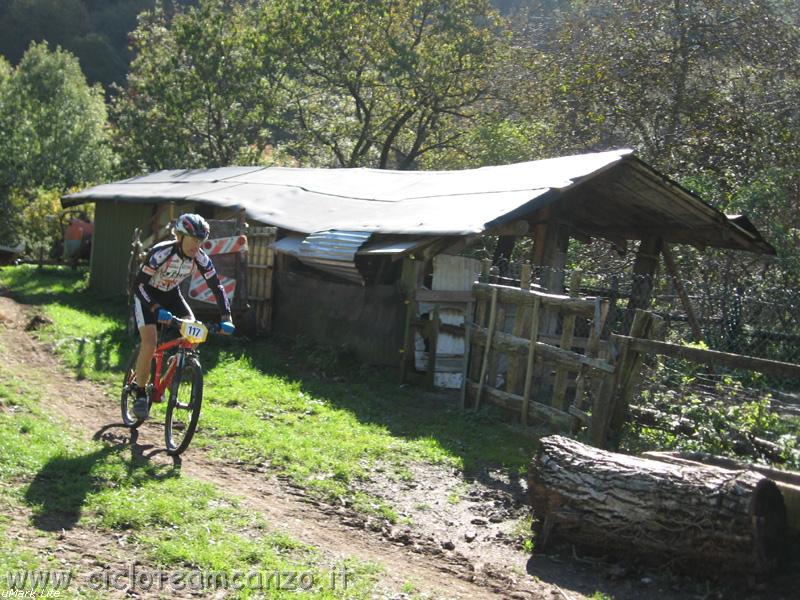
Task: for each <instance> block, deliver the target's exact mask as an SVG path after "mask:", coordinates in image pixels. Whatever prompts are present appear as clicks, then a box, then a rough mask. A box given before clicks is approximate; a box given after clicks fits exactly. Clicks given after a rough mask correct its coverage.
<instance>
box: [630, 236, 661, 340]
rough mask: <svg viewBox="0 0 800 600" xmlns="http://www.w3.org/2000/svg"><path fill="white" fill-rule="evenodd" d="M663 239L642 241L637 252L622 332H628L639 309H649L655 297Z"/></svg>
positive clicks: (656, 238)
mask: <svg viewBox="0 0 800 600" xmlns="http://www.w3.org/2000/svg"><path fill="white" fill-rule="evenodd" d="M660 250H661V238H659V237H650V238H647V239H645V240H642V243H641V244H639V249H638V250H637V251H636V260H635V262H634V263H633V283H632V285H631V297H630V298H629V300H628V307H627V312H626V314H625V318H624V319H623V321H622V331H628V329H629V328H630V325H631V323H632V322H633V316H634V314H635V312H636V309H637V308H642V309H647V308H648V307H649V306H650V299H651V297H652V295H653V278H654V276H655V274H656V269H657V268H658V263H659V251H660Z"/></svg>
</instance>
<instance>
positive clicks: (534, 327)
mask: <svg viewBox="0 0 800 600" xmlns="http://www.w3.org/2000/svg"><path fill="white" fill-rule="evenodd" d="M541 307H542V300H541V298H539V297H538V296H537V297H536V298H535V299H534V301H533V308H532V309H531V338H530V343H531V345H530V348H529V349H528V362H527V365H526V368H525V390H524V391H523V393H522V424H523V425H525V426H527V425H528V405H529V403H530V398H531V389H532V388H533V369H534V359H535V355H536V342H537V341H538V340H539V318H540V314H541V312H542V311H541Z"/></svg>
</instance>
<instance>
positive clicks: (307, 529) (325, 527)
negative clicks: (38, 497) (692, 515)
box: [0, 297, 675, 600]
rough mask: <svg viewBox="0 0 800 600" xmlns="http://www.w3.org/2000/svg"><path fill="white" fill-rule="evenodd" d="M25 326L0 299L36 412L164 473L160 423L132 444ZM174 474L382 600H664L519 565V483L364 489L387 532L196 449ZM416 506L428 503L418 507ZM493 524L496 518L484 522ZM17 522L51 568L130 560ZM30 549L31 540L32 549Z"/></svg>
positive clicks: (27, 315)
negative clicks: (414, 598) (407, 591)
mask: <svg viewBox="0 0 800 600" xmlns="http://www.w3.org/2000/svg"><path fill="white" fill-rule="evenodd" d="M32 316H33V313H31V312H30V311H29V309H28V308H27V307H25V306H22V305H19V304H17V303H16V302H14V301H13V300H11V299H10V298H7V297H0V336H1V337H2V338H3V342H4V345H5V346H6V347H7V348H13V349H14V351H13V353H10V352H9V353H8V354H9V356H7V357H6V360H7V362H8V363H9V364H10V365H12V366H13V365H14V364H18V365H20V366H22V365H25V367H26V369H27V372H28V373H29V375H27V377H30V378H31V379H33V380H34V381H37V383H39V385H40V386H42V387H43V389H44V394H43V402H45V403H46V405H47V407H48V408H49V409H50V410H52V411H53V412H54V413H56V414H59V415H61V416H63V417H65V418H66V419H67V420H68V421H69V422H71V423H73V424H74V425H75V426H76V427H77V428H78V429H79V430H80V431H83V432H84V433H85V435H86V436H87V437H93V438H95V439H104V440H106V441H107V442H109V443H116V444H131V445H132V451H133V453H134V455H137V456H138V457H139V458H140V459H145V460H150V461H153V462H155V463H161V464H171V463H172V459H171V458H170V457H168V456H167V455H166V454H164V453H163V451H162V450H161V448H162V447H163V429H162V427H161V425H160V424H159V423H156V422H148V423H146V424H145V425H144V426H143V427H141V428H140V430H139V432H136V433H134V434H133V435H131V432H130V431H129V430H128V429H126V428H124V427H122V426H121V425H119V422H120V418H119V414H118V403H117V401H116V398H114V397H110V396H109V395H107V393H106V392H105V390H104V389H103V387H102V386H98V385H96V384H92V383H90V382H87V381H78V380H76V379H75V378H74V376H73V375H71V374H70V373H69V372H68V371H67V370H66V369H65V368H64V367H63V366H61V365H60V363H59V362H58V360H57V359H56V358H55V357H54V356H53V355H52V354H51V353H50V352H49V351H48V349H47V348H46V347H45V346H44V345H43V344H41V343H40V342H38V341H37V340H35V339H34V338H32V337H31V335H30V334H29V333H27V332H26V331H25V325H26V324H27V323H28V322H30V319H31V317H32ZM20 372H21V371H20ZM437 469H438V470H437ZM181 470H182V472H184V473H186V474H187V475H188V476H191V477H193V478H196V479H199V480H202V481H207V482H210V483H213V484H214V485H216V486H218V487H219V488H220V489H222V490H224V491H225V492H227V493H230V494H232V495H234V496H237V497H238V498H239V499H240V501H241V503H242V505H243V506H245V507H247V508H248V509H250V510H252V511H253V512H255V513H260V514H262V515H263V516H264V517H265V518H266V519H267V521H268V522H269V523H270V524H272V526H273V527H275V529H276V530H277V531H281V532H285V533H287V534H289V535H291V536H292V537H294V538H296V539H299V540H301V541H303V542H306V543H308V544H310V545H313V546H315V547H316V548H318V549H319V550H320V552H321V553H322V554H323V555H324V556H325V557H326V559H330V560H331V562H332V563H335V562H338V561H339V560H341V559H344V558H347V557H355V558H358V559H361V560H363V561H370V562H376V563H379V564H381V565H383V567H384V574H383V575H382V576H381V577H382V579H381V585H380V587H381V588H382V589H384V590H393V593H388V592H387V597H396V598H404V597H406V596H405V595H403V594H397V590H399V589H401V587H402V586H403V585H404V584H411V585H413V586H414V588H415V589H416V590H417V591H418V592H419V593H421V594H424V595H427V596H429V597H434V598H464V599H467V598H469V599H472V598H498V597H504V598H547V599H558V598H565V599H567V600H577V599H579V598H585V597H586V596H585V595H584V594H589V595H591V594H592V593H593V592H594V591H595V590H599V589H602V591H604V592H605V593H607V594H610V595H611V596H612V597H614V598H626V597H627V598H635V597H642V595H646V596H647V597H651V598H667V597H675V596H674V595H673V594H670V593H668V592H667V593H666V594H663V595H662V593H659V592H661V590H658V591H657V590H656V589H653V588H651V589H650V590H646V589H641V587H640V586H638V585H637V583H638V582H634V583H633V584H632V583H631V582H622V583H616V584H614V585H613V586H611V587H612V588H613V589H609V585H608V583H609V582H608V581H605V584H604V585H598V584H599V583H601V582H600V579H601V578H600V577H599V576H598V573H597V569H592V568H582V566H581V565H580V564H579V563H577V562H575V563H574V564H564V563H558V562H554V561H551V560H549V559H547V557H540V558H537V559H536V560H534V559H530V557H529V556H528V555H526V553H524V552H522V551H520V550H519V549H517V548H515V547H514V544H513V541H512V540H511V539H510V536H509V535H508V534H507V533H504V531H503V520H504V519H508V518H509V514H511V515H512V516H513V515H514V514H518V513H519V511H520V504H519V497H518V496H519V493H520V490H519V489H516V490H513V489H508V490H504V489H503V487H504V486H505V487H508V488H513V487H514V486H515V484H516V485H517V486H518V484H519V482H508V481H501V480H499V479H493V480H492V481H491V483H492V485H488V486H487V485H486V484H482V483H481V482H477V481H475V482H471V484H470V483H469V482H464V481H463V479H459V475H458V474H457V473H453V472H452V469H451V470H449V471H448V470H447V469H444V468H442V469H440V468H438V467H429V466H424V465H420V466H419V467H417V468H416V471H417V472H415V473H414V480H413V481H412V482H407V483H405V484H400V485H401V486H403V487H402V489H401V488H398V487H397V486H398V484H390V483H389V482H380V481H375V482H373V483H372V484H370V485H371V486H372V487H371V489H369V490H368V491H370V492H371V493H375V494H378V495H381V496H382V497H384V498H386V499H387V500H388V502H389V503H390V504H392V505H393V506H397V507H398V509H400V510H401V514H407V513H404V512H402V511H408V513H411V512H413V513H414V514H413V517H414V518H413V519H412V521H413V523H414V525H413V526H411V527H391V526H387V524H386V523H382V522H379V521H377V520H372V519H369V518H365V517H363V516H362V515H359V514H357V513H354V512H353V511H350V510H349V509H347V508H345V507H341V506H332V505H327V504H324V503H320V502H317V501H315V500H313V499H312V498H310V497H308V496H307V495H306V494H305V493H304V492H303V491H302V490H301V489H298V488H296V487H294V486H292V485H291V484H290V483H289V482H287V481H286V480H284V479H282V478H280V477H276V476H275V475H274V474H271V473H270V472H268V471H267V470H266V469H256V468H252V467H251V468H249V469H248V468H246V467H244V466H241V465H234V464H226V463H224V462H221V461H219V460H215V459H212V458H211V457H210V456H208V455H207V454H206V453H205V452H203V451H202V450H200V449H199V448H191V449H190V450H189V452H187V454H186V455H185V456H184V458H183V460H182V462H181ZM432 470H433V471H432ZM487 477H489V478H490V479H492V478H493V475H492V474H490V473H487ZM431 482H435V483H434V484H433V485H431ZM459 484H460V486H461V487H460V493H461V494H463V496H464V501H463V502H460V501H459V502H453V501H451V502H448V500H447V493H448V490H451V491H452V489H454V487H457V486H458V485H459ZM392 486H394V487H392ZM422 500H425V501H426V502H427V503H428V504H427V505H425V506H424V507H423V506H421V502H422ZM394 503H397V504H394ZM415 507H416V510H415ZM496 514H501V515H503V514H504V515H505V516H503V517H502V518H494V515H496ZM25 523H26V520H25V519H23V518H17V519H15V521H14V522H12V530H13V531H15V534H16V535H18V536H21V537H22V538H26V539H28V540H31V543H32V544H33V545H34V546H35V545H36V544H40V545H47V546H48V547H49V548H51V550H52V552H53V554H54V555H55V556H56V558H57V559H58V560H60V561H61V562H62V563H64V564H68V565H70V566H73V567H76V568H79V569H80V568H81V566H84V567H85V566H86V565H87V564H89V563H90V562H92V561H94V564H101V563H102V564H111V565H117V564H125V563H126V562H128V561H129V560H130V559H131V558H132V557H135V553H134V552H131V551H130V550H127V551H126V548H125V547H124V544H121V543H118V540H113V539H108V536H105V537H104V536H103V534H101V533H99V532H91V531H86V530H85V529H82V528H81V527H76V528H75V529H74V530H71V531H68V532H65V534H64V537H63V540H58V539H57V538H58V535H55V537H54V536H53V535H50V536H49V537H48V536H44V537H42V534H41V532H31V531H30V525H26V524H25ZM26 528H27V530H26ZM470 538H471V539H470ZM37 539H38V540H40V541H39V542H34V541H33V540H37ZM466 540H468V541H466ZM104 549H109V551H108V552H106V551H105V550H104ZM111 549H113V552H111V551H110V550H111ZM87 561H88V562H87Z"/></svg>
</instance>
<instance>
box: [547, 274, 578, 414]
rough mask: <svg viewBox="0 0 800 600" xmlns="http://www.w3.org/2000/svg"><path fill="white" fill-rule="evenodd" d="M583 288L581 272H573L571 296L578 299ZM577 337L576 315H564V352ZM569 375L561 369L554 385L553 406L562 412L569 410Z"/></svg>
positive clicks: (562, 334) (562, 326)
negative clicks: (567, 394)
mask: <svg viewBox="0 0 800 600" xmlns="http://www.w3.org/2000/svg"><path fill="white" fill-rule="evenodd" d="M580 288H581V272H580V271H573V272H572V274H571V275H570V278H569V295H570V296H572V297H573V298H577V297H578V296H579V295H580V294H579V292H580ZM574 335H575V315H574V314H568V315H564V318H563V319H562V325H561V342H560V345H559V347H560V348H563V349H564V350H570V349H571V348H572V338H573V337H574ZM567 375H568V371H567V370H566V369H559V370H558V372H557V373H556V381H555V383H554V384H553V406H554V407H556V408H558V409H560V410H567V402H566V392H567Z"/></svg>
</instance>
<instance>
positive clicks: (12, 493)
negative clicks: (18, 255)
mask: <svg viewBox="0 0 800 600" xmlns="http://www.w3.org/2000/svg"><path fill="white" fill-rule="evenodd" d="M0 352H2V354H4V355H6V356H7V355H8V353H9V352H10V349H8V348H0ZM2 364H3V363H2V362H0V365H2ZM0 390H2V393H0V457H2V460H0V505H2V506H3V508H4V511H3V512H4V513H5V512H6V511H8V512H9V513H10V512H11V511H14V512H17V513H19V512H20V510H21V509H24V508H25V507H27V510H28V511H30V512H31V513H32V517H31V524H32V525H33V526H34V527H35V528H36V529H37V530H38V535H48V534H50V535H52V533H50V532H58V531H61V530H62V529H67V530H71V529H73V528H75V527H82V528H85V529H87V530H95V531H98V532H100V533H101V534H109V533H112V532H117V533H122V534H124V535H125V536H127V538H128V539H129V543H130V544H131V546H132V547H133V548H134V549H135V551H134V553H133V555H132V556H135V557H136V558H138V559H145V560H147V561H149V562H150V563H151V566H157V567H158V568H165V569H176V570H177V569H182V570H183V571H186V570H188V569H194V570H202V571H204V572H214V573H227V574H230V573H233V572H241V573H246V572H250V571H254V572H260V573H263V574H265V575H266V574H270V573H273V574H274V573H288V572H294V573H306V574H308V577H310V579H308V578H307V579H306V580H305V583H306V584H310V582H313V585H310V589H308V590H305V589H304V591H303V592H302V593H296V592H294V591H293V592H291V593H288V592H287V593H286V594H285V596H286V597H288V596H289V595H291V596H292V597H298V596H299V597H304V598H323V599H327V598H341V597H347V598H367V597H369V596H370V594H371V590H372V586H373V585H374V576H375V573H376V572H377V569H376V567H375V566H373V565H369V564H359V563H354V562H352V561H351V562H348V563H347V564H346V568H347V570H348V572H349V585H348V587H347V589H346V590H344V589H332V588H331V587H330V586H329V585H328V582H329V575H328V572H327V571H328V569H329V567H330V565H327V564H326V562H325V560H324V557H322V556H321V555H320V554H319V553H318V552H317V551H316V550H315V549H314V548H312V547H309V546H307V545H305V544H301V543H299V542H297V541H296V540H294V539H292V538H290V537H288V536H286V535H283V534H276V533H272V532H270V531H269V529H268V526H269V524H268V523H266V522H265V521H264V519H263V518H261V517H260V516H258V515H254V514H253V513H252V511H249V510H247V509H245V508H242V507H240V506H239V505H238V502H237V500H236V499H235V498H232V497H229V496H227V495H226V494H224V493H223V492H221V491H220V490H219V489H217V488H216V487H215V486H213V485H210V484H207V483H202V482H198V481H195V480H192V479H190V478H187V477H184V476H181V475H180V471H179V470H177V469H175V468H174V467H167V466H161V465H156V464H153V463H151V462H149V461H147V460H146V459H142V458H137V457H135V456H132V455H131V453H130V451H129V449H128V448H127V447H123V446H118V445H107V444H104V443H100V442H92V441H83V440H81V439H80V437H79V436H78V435H77V434H74V433H72V432H71V431H70V427H69V425H68V424H67V423H64V422H62V421H60V420H59V419H56V418H54V417H52V416H50V415H48V414H47V413H45V412H44V411H43V410H42V408H41V407H40V402H39V400H40V398H39V396H38V391H37V388H36V386H35V384H32V383H30V382H29V381H28V380H26V379H23V378H22V376H20V375H19V374H16V373H14V372H12V371H11V369H10V368H9V367H8V366H0ZM9 523H10V520H9V518H8V517H5V516H2V517H0V589H8V586H9V581H10V580H8V579H7V575H8V574H9V573H13V572H16V571H18V570H21V569H37V568H39V569H41V568H63V567H62V566H61V565H60V564H56V565H55V566H53V564H52V563H53V562H54V560H55V559H54V558H50V559H48V558H47V556H45V555H41V554H37V553H36V552H35V551H33V550H26V549H25V548H23V547H21V543H19V542H17V540H15V539H13V538H11V537H9V536H8V535H6V532H7V530H8V527H9ZM48 565H49V566H48ZM77 575H78V574H76V576H77ZM252 592H253V590H252V589H250V588H249V587H245V588H244V589H241V590H239V591H238V592H237V593H236V595H235V597H242V598H246V597H249V596H250V594H251V593H252ZM81 593H82V594H83V595H84V596H87V597H92V596H93V593H92V592H91V590H86V589H84V590H83V591H82V592H81ZM269 596H270V597H284V592H283V591H281V590H272V591H271V592H270V594H269ZM98 597H99V596H98Z"/></svg>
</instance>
